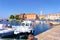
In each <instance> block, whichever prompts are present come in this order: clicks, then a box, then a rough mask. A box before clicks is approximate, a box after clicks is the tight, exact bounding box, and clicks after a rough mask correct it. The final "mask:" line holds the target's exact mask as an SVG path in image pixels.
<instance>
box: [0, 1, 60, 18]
mask: <svg viewBox="0 0 60 40" xmlns="http://www.w3.org/2000/svg"><path fill="white" fill-rule="evenodd" d="M41 10H42V11H43V14H50V13H54V14H55V13H57V12H60V0H0V18H8V17H9V15H11V14H20V13H36V14H40V11H41Z"/></svg>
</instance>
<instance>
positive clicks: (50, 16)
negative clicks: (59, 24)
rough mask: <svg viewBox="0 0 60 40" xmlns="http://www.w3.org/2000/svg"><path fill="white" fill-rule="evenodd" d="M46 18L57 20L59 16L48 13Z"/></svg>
mask: <svg viewBox="0 0 60 40" xmlns="http://www.w3.org/2000/svg"><path fill="white" fill-rule="evenodd" d="M46 19H49V20H56V19H58V16H57V15H56V14H48V15H46Z"/></svg>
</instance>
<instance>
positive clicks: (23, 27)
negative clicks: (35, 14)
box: [14, 21, 34, 34]
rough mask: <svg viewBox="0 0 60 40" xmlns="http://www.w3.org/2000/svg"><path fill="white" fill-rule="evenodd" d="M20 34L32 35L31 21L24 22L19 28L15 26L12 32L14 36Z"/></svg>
mask: <svg viewBox="0 0 60 40" xmlns="http://www.w3.org/2000/svg"><path fill="white" fill-rule="evenodd" d="M20 33H32V34H33V33H34V28H33V25H32V21H24V22H22V23H21V25H20V26H17V27H16V28H15V30H14V34H20Z"/></svg>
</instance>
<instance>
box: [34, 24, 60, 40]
mask: <svg viewBox="0 0 60 40" xmlns="http://www.w3.org/2000/svg"><path fill="white" fill-rule="evenodd" d="M35 38H37V39H38V40H60V25H58V26H55V27H54V28H51V29H50V30H47V31H45V32H43V33H40V34H38V35H36V36H35Z"/></svg>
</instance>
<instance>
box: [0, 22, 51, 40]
mask: <svg viewBox="0 0 60 40" xmlns="http://www.w3.org/2000/svg"><path fill="white" fill-rule="evenodd" d="M0 24H6V25H8V24H10V25H15V26H17V25H20V23H19V22H15V21H13V22H8V21H1V22H0ZM34 26H35V27H34V30H35V31H34V36H36V35H38V34H40V33H43V32H44V31H46V30H49V29H50V28H51V27H50V25H48V24H40V23H39V24H35V25H34ZM0 39H1V40H5V39H6V40H26V39H22V38H18V36H16V37H15V36H14V35H11V36H10V37H5V38H0Z"/></svg>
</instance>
